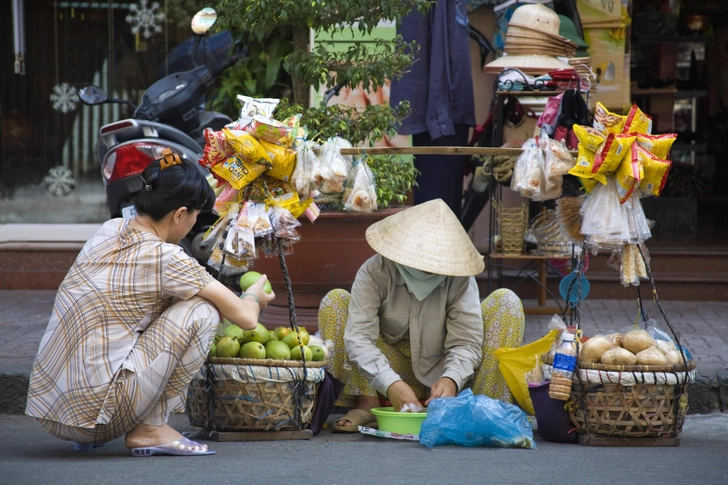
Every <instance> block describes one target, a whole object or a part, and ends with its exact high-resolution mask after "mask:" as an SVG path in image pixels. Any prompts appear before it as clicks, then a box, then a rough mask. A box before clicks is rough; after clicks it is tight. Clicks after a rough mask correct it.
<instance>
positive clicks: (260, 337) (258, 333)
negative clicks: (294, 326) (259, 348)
mask: <svg viewBox="0 0 728 485" xmlns="http://www.w3.org/2000/svg"><path fill="white" fill-rule="evenodd" d="M269 338H270V337H269V336H268V329H267V328H265V327H264V326H263V325H261V324H260V323H259V324H258V325H257V326H256V327H255V328H254V329H253V330H246V331H245V332H243V342H245V343H248V342H258V343H261V344H264V343H266V342H267V341H268V339H269Z"/></svg>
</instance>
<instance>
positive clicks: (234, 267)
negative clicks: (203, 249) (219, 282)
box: [207, 247, 250, 276]
mask: <svg viewBox="0 0 728 485" xmlns="http://www.w3.org/2000/svg"><path fill="white" fill-rule="evenodd" d="M207 265H208V266H209V267H210V268H212V269H214V270H215V271H217V272H219V273H220V274H221V275H223V276H233V275H238V274H242V273H245V272H246V271H248V269H249V268H250V260H248V259H239V258H236V257H235V256H230V255H228V254H226V253H224V252H223V250H222V249H220V248H219V247H215V249H213V251H212V254H210V258H209V259H208V260H207Z"/></svg>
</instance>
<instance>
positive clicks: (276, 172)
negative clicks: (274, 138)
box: [260, 141, 296, 182]
mask: <svg viewBox="0 0 728 485" xmlns="http://www.w3.org/2000/svg"><path fill="white" fill-rule="evenodd" d="M260 144H261V145H262V146H263V148H264V149H265V151H266V152H267V153H268V157H269V158H270V161H271V164H272V167H271V168H270V169H269V170H268V171H267V172H266V175H268V176H269V177H273V178H275V179H279V180H283V181H284V182H288V181H289V180H290V178H291V175H292V174H293V171H294V170H295V168H296V152H294V151H293V150H289V149H288V148H285V147H282V146H280V145H275V144H273V143H268V142H266V141H261V142H260Z"/></svg>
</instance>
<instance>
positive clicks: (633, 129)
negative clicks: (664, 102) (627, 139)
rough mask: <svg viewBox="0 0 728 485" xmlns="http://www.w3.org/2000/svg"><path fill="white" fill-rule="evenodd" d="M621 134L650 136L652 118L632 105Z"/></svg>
mask: <svg viewBox="0 0 728 485" xmlns="http://www.w3.org/2000/svg"><path fill="white" fill-rule="evenodd" d="M622 133H641V134H650V133H652V118H651V117H650V116H648V115H647V114H645V113H644V112H643V111H642V110H641V109H639V108H638V107H637V105H636V104H633V105H632V108H631V109H630V110H629V113H628V114H627V119H626V120H625V122H624V128H623V129H622Z"/></svg>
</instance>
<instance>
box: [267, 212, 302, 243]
mask: <svg viewBox="0 0 728 485" xmlns="http://www.w3.org/2000/svg"><path fill="white" fill-rule="evenodd" d="M268 214H269V216H270V220H271V222H272V223H273V227H274V228H275V235H276V237H278V238H280V239H285V240H288V241H291V242H298V241H300V240H301V235H300V234H299V233H298V231H297V230H296V228H297V227H298V226H300V225H301V223H300V222H298V221H297V220H296V218H295V217H293V214H291V212H290V211H289V210H287V209H282V208H280V207H276V206H273V207H271V208H270V209H269V210H268Z"/></svg>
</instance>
